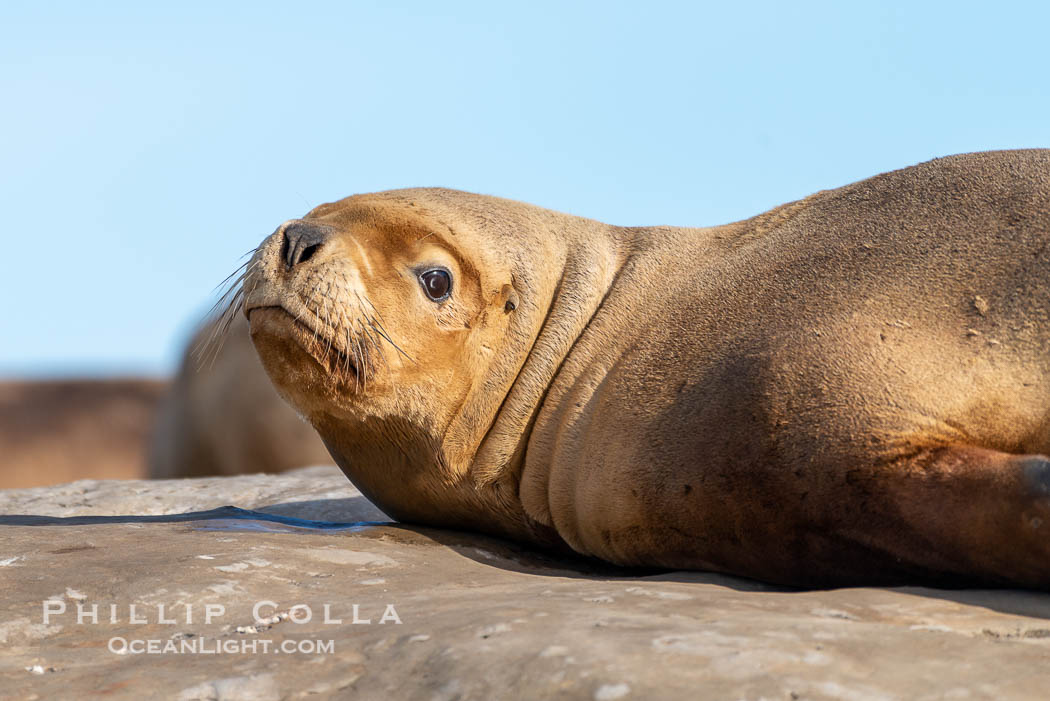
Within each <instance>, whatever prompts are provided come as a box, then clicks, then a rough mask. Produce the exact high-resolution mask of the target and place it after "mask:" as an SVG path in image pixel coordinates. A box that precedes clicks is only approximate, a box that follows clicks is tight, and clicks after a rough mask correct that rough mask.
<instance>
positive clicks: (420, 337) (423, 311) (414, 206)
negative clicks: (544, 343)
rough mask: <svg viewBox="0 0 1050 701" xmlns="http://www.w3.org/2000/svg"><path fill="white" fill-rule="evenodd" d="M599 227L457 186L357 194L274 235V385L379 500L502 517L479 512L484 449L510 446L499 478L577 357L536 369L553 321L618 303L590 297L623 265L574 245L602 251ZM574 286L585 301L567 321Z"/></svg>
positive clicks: (408, 516)
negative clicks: (534, 360) (553, 384)
mask: <svg viewBox="0 0 1050 701" xmlns="http://www.w3.org/2000/svg"><path fill="white" fill-rule="evenodd" d="M590 225H597V222H589V221H588V220H582V219H578V218H575V217H569V216H567V215H561V214H557V213H554V212H549V211H548V210H543V209H540V208H537V207H532V206H530V205H525V204H521V203H517V202H512V201H508V200H500V199H498V198H493V197H485V196H481V195H472V194H469V193H463V192H458V191H453V190H441V189H420V190H399V191H391V192H385V193H377V194H371V195H357V196H353V197H348V198H346V199H343V200H340V201H338V202H334V203H331V204H325V205H321V206H319V207H317V208H316V209H314V210H312V211H311V212H309V213H308V214H307V215H306V216H304V217H303V218H301V219H294V220H291V221H288V222H285V223H284V224H282V225H281V226H280V227H278V228H277V230H276V231H275V232H274V233H273V234H272V235H270V236H269V237H268V238H267V239H266V240H265V241H263V243H262V244H261V245H260V246H259V248H258V249H257V251H256V252H255V254H254V256H253V258H252V260H251V261H250V263H249V264H248V272H247V274H246V275H245V279H244V283H243V296H244V302H243V310H244V313H245V315H246V316H247V317H248V320H249V322H250V327H251V337H252V340H253V342H254V344H255V347H256V350H257V351H258V353H259V356H260V358H261V360H262V363H263V366H264V367H265V369H266V371H267V373H268V374H269V376H270V378H271V380H272V381H273V383H274V385H275V386H276V387H277V389H278V391H279V392H280V393H281V395H282V396H283V397H284V398H285V399H286V400H287V401H288V402H289V403H291V404H292V405H293V406H294V407H295V408H296V409H297V410H298V411H299V412H300V414H301V415H302V416H304V417H305V418H306V419H307V420H309V421H310V423H311V424H312V425H313V426H314V428H316V429H317V431H318V432H319V433H320V435H321V437H322V439H324V441H325V443H326V445H327V446H328V448H329V451H330V452H331V453H332V455H333V457H334V458H335V459H336V462H337V463H339V464H340V466H341V467H342V468H343V470H344V471H345V472H346V473H347V475H348V476H350V477H351V479H352V480H353V481H354V482H355V484H357V486H358V487H359V488H361V489H362V491H363V492H365V494H366V495H368V496H369V497H371V498H372V499H373V500H374V501H376V503H377V504H379V506H380V507H381V508H383V509H384V510H386V511H387V512H388V513H390V514H391V515H394V516H395V517H398V518H402V519H403V520H415V521H417V522H418V521H423V522H432V523H440V524H442V525H451V524H460V525H472V526H474V527H485V524H476V523H471V524H467V523H465V522H466V521H471V520H472V519H471V518H469V517H466V516H463V514H464V513H467V512H471V511H479V510H480V511H484V509H482V508H480V507H479V504H478V503H477V501H478V499H483V500H484V499H485V498H487V497H485V496H484V495H481V491H479V489H478V485H477V484H475V483H474V482H473V481H472V480H471V479H468V478H469V477H470V475H469V473H470V472H471V470H472V469H473V468H476V467H478V465H479V461H478V460H477V459H476V458H477V456H478V451H479V449H480V448H481V446H482V443H483V442H484V441H486V440H487V439H491V438H495V439H496V440H494V441H492V442H493V443H494V444H496V445H497V447H496V448H492V447H490V448H489V449H488V450H487V451H485V454H486V455H488V456H489V457H488V458H486V460H484V461H481V462H483V463H484V464H486V465H488V466H489V467H488V468H487V470H482V472H485V474H486V475H487V476H488V477H487V481H488V482H489V483H491V482H494V481H498V480H494V479H493V476H494V475H496V474H497V473H499V472H500V470H502V468H503V467H504V466H505V465H506V463H507V462H508V461H509V460H510V458H511V457H512V456H513V454H514V453H515V452H520V442H521V440H522V436H523V434H524V432H525V427H526V425H527V424H528V422H529V420H530V417H531V412H533V411H534V409H535V406H536V404H537V402H538V401H539V398H540V396H541V395H542V392H543V391H544V389H545V387H546V384H547V382H549V380H550V376H551V373H553V371H554V370H556V368H557V363H558V354H559V353H560V352H561V353H562V354H563V351H562V350H559V348H558V347H554V348H553V349H552V351H551V352H550V353H546V354H545V355H544V357H543V358H542V362H541V363H539V365H538V368H537V369H536V370H533V371H530V370H529V369H528V367H527V363H526V361H527V359H528V357H529V355H530V351H531V350H532V349H533V346H534V345H536V344H537V336H538V335H540V331H541V328H543V327H544V326H545V325H547V326H550V325H551V323H552V319H553V320H554V321H553V327H558V324H559V322H558V321H557V319H558V318H560V317H562V316H565V315H566V314H568V315H569V316H571V317H572V318H573V319H575V318H576V317H578V316H580V315H581V314H584V315H585V314H587V313H588V312H587V309H588V304H587V303H588V299H589V298H590V297H594V298H595V299H600V295H601V293H600V291H598V292H597V293H596V296H595V295H590V296H588V295H581V294H575V293H576V292H578V291H579V290H578V289H577V288H578V287H579V286H580V281H581V280H583V279H584V278H588V279H589V277H593V275H592V273H594V272H595V271H597V272H598V273H600V274H601V273H603V271H605V270H606V267H607V266H603V265H598V266H595V265H593V264H592V263H591V262H584V263H574V262H573V261H576V260H577V259H585V258H587V256H582V257H581V256H578V255H574V254H573V253H572V251H573V250H574V248H577V246H575V244H574V241H576V242H579V241H589V242H590V243H587V245H586V247H587V248H588V250H591V249H594V248H595V246H594V245H593V241H592V239H593V237H589V236H583V235H582V234H581V228H586V227H587V226H590ZM601 226H604V225H601ZM580 266H582V269H583V270H585V271H587V274H586V275H576V276H574V275H572V271H573V270H575V269H576V268H577V267H580ZM567 272H568V273H569V275H568V281H566V274H567ZM565 293H568V294H569V295H570V297H571V300H572V304H571V306H570V305H569V304H563V305H561V306H562V307H564V308H565V309H566V310H567V311H566V312H565V313H563V312H556V313H554V314H552V313H551V309H552V305H553V304H554V303H555V300H556V298H557V297H558V295H559V294H565ZM553 327H552V329H549V332H550V333H551V334H553V336H552V337H553V338H554V339H556V341H555V343H556V344H563V345H564V344H565V343H571V341H572V338H571V333H573V331H572V330H571V329H569V330H568V331H565V330H564V329H563V330H561V331H559V329H558V328H553ZM564 350H565V351H567V346H566V348H565V349H564ZM523 379H524V382H523ZM516 385H523V386H522V387H516ZM512 389H514V390H515V391H516V394H521V395H523V397H518V398H515V397H514V396H509V395H513V394H515V392H512ZM526 395H527V397H526ZM508 406H510V407H511V408H512V411H510V416H509V419H508V421H506V422H504V423H505V425H500V426H499V427H497V426H495V424H496V423H497V418H498V415H500V414H503V413H506V411H505V410H506V409H507V408H508ZM508 498H509V497H508ZM457 504H458V506H456V505H457ZM508 508H509V507H500V508H499V509H497V510H499V511H500V512H501V513H505V512H506V511H507V510H508ZM452 512H455V513H456V514H459V515H455V514H453V513H452ZM450 522H451V523H450ZM489 530H492V529H491V528H490V529H489ZM497 530H498V529H497Z"/></svg>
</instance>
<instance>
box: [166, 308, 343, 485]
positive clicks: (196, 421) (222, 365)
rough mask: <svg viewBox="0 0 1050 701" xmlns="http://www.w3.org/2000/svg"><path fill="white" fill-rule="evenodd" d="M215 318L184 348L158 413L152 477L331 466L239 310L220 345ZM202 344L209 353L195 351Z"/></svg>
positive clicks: (234, 473) (316, 438) (322, 447)
mask: <svg viewBox="0 0 1050 701" xmlns="http://www.w3.org/2000/svg"><path fill="white" fill-rule="evenodd" d="M216 323H217V321H216V320H214V319H213V320H211V321H209V322H207V323H205V324H204V325H203V326H202V328H201V329H199V330H198V332H197V333H196V334H195V336H194V338H193V339H192V340H191V341H190V342H189V344H188V345H187V348H186V350H185V352H184V354H183V358H182V362H181V364H180V366H179V370H178V374H177V375H176V376H175V379H174V380H173V382H172V384H171V389H170V390H169V392H168V394H167V396H166V397H165V398H164V400H163V403H162V405H161V407H160V410H159V411H158V413H157V421H156V424H155V426H154V431H153V436H152V440H151V444H150V451H149V476H150V477H151V478H153V479H166V478H174V477H204V476H208V475H236V474H244V473H252V472H281V471H283V470H290V469H294V468H297V467H306V466H308V465H331V464H333V461H332V458H331V456H330V455H329V454H328V451H327V450H326V449H325V447H324V444H323V443H322V442H321V439H320V438H319V437H318V435H317V433H316V432H315V431H314V429H313V428H312V427H311V426H310V424H308V423H306V422H305V421H303V420H301V419H300V418H299V417H298V416H297V415H296V413H295V411H294V410H293V409H292V408H291V407H290V406H288V404H286V403H285V402H284V400H282V399H281V398H280V397H279V396H278V395H277V392H276V391H275V390H274V388H273V385H272V384H271V383H270V380H269V378H268V377H267V376H266V373H265V372H264V371H263V368H262V365H261V364H260V362H259V357H258V355H257V354H256V352H255V349H254V348H252V344H251V340H250V339H249V337H248V324H247V322H246V321H245V320H244V319H243V318H242V317H241V316H240V315H238V317H237V318H236V319H235V320H234V321H233V322H232V324H231V325H230V328H229V329H228V330H227V332H226V334H225V337H224V339H222V340H223V342H222V344H221V346H216V347H214V348H209V347H208V341H209V339H211V338H212V336H213V333H214V332H215V324H216ZM201 348H204V349H205V352H204V353H195V352H194V351H195V349H197V350H200V349H201ZM216 348H217V350H216ZM212 353H214V354H212Z"/></svg>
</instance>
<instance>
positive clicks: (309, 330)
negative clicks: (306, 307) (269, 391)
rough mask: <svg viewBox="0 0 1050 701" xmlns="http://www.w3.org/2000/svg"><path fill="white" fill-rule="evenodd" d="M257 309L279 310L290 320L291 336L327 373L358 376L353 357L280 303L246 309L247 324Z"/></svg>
mask: <svg viewBox="0 0 1050 701" xmlns="http://www.w3.org/2000/svg"><path fill="white" fill-rule="evenodd" d="M258 311H272V312H280V314H281V315H282V316H284V317H285V318H286V319H287V320H288V321H290V322H291V328H292V337H293V339H294V340H295V341H296V343H297V344H298V345H299V346H300V347H301V348H302V349H303V350H304V351H306V353H307V354H308V355H310V357H312V358H313V359H314V360H316V361H317V363H318V364H319V365H320V366H321V367H322V368H324V369H325V370H326V371H328V373H329V374H332V375H335V376H339V375H343V374H344V373H347V372H352V373H353V375H354V377H357V376H358V368H357V366H356V365H355V364H354V359H353V358H352V357H351V356H350V355H349V354H348V353H346V352H344V351H343V349H341V348H339V347H338V346H337V345H336V344H335V343H333V342H332V341H331V339H329V338H326V337H325V334H322V333H320V332H319V331H317V330H316V329H314V328H313V327H312V326H310V325H309V324H307V323H306V322H305V321H303V320H302V319H301V318H299V317H296V315H294V314H292V313H291V312H289V311H288V310H287V309H285V308H284V307H282V306H280V305H276V304H270V305H262V306H258V307H251V308H250V309H247V310H246V314H247V317H248V323H249V324H251V318H252V314H253V313H255V312H258Z"/></svg>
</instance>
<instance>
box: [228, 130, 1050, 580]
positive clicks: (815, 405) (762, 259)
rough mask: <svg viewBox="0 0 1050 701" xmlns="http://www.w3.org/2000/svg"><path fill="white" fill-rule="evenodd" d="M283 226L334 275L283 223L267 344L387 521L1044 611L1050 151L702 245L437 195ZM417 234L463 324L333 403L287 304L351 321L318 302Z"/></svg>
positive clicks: (768, 218) (996, 156)
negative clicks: (992, 588) (979, 594)
mask: <svg viewBox="0 0 1050 701" xmlns="http://www.w3.org/2000/svg"><path fill="white" fill-rule="evenodd" d="M294 226H295V227H300V228H301V227H307V228H308V229H309V230H310V231H313V232H318V231H320V232H322V233H321V234H316V233H314V234H311V236H313V239H311V240H316V241H318V242H319V243H317V244H316V246H317V248H318V250H320V251H322V252H325V251H327V252H328V253H329V254H330V255H331V256H332V257H329V258H325V256H324V255H311V256H310V258H309V260H305V261H300V260H298V259H296V258H295V257H294V256H293V257H292V258H291V259H289V258H287V257H285V258H284V260H285V261H286V262H287V261H289V260H290V261H291V262H292V263H294V264H293V265H291V266H288V265H286V266H284V268H282V267H281V265H279V261H280V260H282V256H281V251H282V250H284V244H285V243H287V239H288V238H289V237H288V236H287V235H286V232H287V231H288V228H289V225H286V226H285V227H282V229H279V230H278V232H277V233H275V234H274V236H273V237H271V239H269V240H268V241H267V242H266V243H264V245H263V246H262V247H260V250H259V252H258V253H257V256H256V260H257V261H258V262H259V266H258V274H257V276H256V277H255V279H253V280H251V281H250V284H251V285H252V286H253V287H252V292H251V293H249V294H248V299H247V301H246V304H245V309H246V312H247V314H248V315H249V318H250V319H251V325H252V335H253V339H254V340H255V343H256V347H257V349H258V350H259V352H260V355H261V357H262V359H263V363H264V365H265V366H266V368H267V371H268V372H269V373H270V375H271V377H272V378H273V379H274V381H275V383H276V385H277V387H278V389H279V390H280V391H282V392H283V393H284V394H285V396H287V397H288V398H289V399H290V401H292V402H293V403H295V404H296V405H297V406H299V408H300V410H302V411H303V412H304V413H305V414H306V415H307V416H308V417H309V418H310V420H311V422H313V424H314V425H315V427H316V428H317V429H318V431H319V432H320V433H321V436H322V437H323V438H324V440H325V442H326V444H327V445H328V446H329V449H330V450H331V451H332V453H333V455H334V456H335V457H336V459H337V461H338V462H339V463H340V465H341V466H342V467H343V469H344V471H346V473H347V474H348V475H349V476H350V477H351V479H353V480H354V482H355V483H356V484H358V486H359V487H361V489H362V490H363V491H364V492H365V493H366V494H369V495H370V496H371V497H372V498H373V499H374V500H376V502H377V504H378V505H379V506H380V507H381V508H383V509H384V510H385V511H387V512H388V513H391V514H393V515H395V516H396V517H398V518H402V519H403V520H408V521H414V522H420V523H427V524H431V525H441V526H449V527H460V528H471V529H480V530H485V531H489V532H495V533H500V534H503V535H508V536H510V537H515V538H519V539H524V540H530V541H533V542H538V543H545V544H554V545H558V544H567V545H568V546H569V547H571V548H572V549H573V550H575V551H577V552H580V553H583V554H586V555H591V556H595V557H599V558H602V559H605V560H608V561H610V562H614V563H618V564H624V565H654V566H666V567H674V568H693V569H706V570H717V571H723V572H729V573H734V574H739V575H745V576H750V577H755V578H759V579H764V580H768V581H775V582H782V583H790V584H801V585H826V584H851V583H885V582H900V581H926V582H934V583H947V584H962V583H976V582H980V583H1000V584H1019V585H1025V586H1035V587H1050V530H1048V529H1050V460H1047V458H1046V457H1045V455H1046V454H1047V453H1048V452H1050V391H1048V390H1050V289H1048V288H1050V285H1048V282H1050V252H1048V244H1050V152H1048V151H1042V150H1036V151H1014V152H992V153H981V154H968V155H963V156H954V157H949V158H944V159H939V160H936V161H932V162H929V163H925V164H921V165H919V166H915V167H912V168H906V169H904V170H900V171H895V172H892V173H887V174H884V175H880V176H877V177H874V178H871V179H869V180H865V181H862V182H859V183H855V184H853V185H849V186H846V187H843V188H839V189H837V190H832V191H826V192H821V193H817V194H816V195H813V196H811V197H809V198H806V199H805V200H802V201H799V202H795V203H792V204H789V205H785V206H783V207H780V208H777V209H775V210H772V211H771V212H768V213H766V214H763V215H761V216H759V217H756V218H754V219H750V220H747V221H743V222H737V223H734V224H729V225H726V226H720V227H711V228H703V229H685V228H674V227H651V228H646V227H637V228H623V227H612V226H608V225H605V224H601V223H598V222H592V221H589V220H583V219H579V218H576V217H570V216H567V215H560V214H557V213H553V212H548V211H546V210H540V209H538V208H533V207H529V206H527V205H521V204H519V203H512V202H508V201H505V200H498V199H495V198H486V197H481V196H476V195H468V194H466V193H457V192H452V191H443V190H408V191H397V192H392V193H381V194H379V195H370V196H359V197H356V198H355V197H352V198H348V199H346V200H342V201H340V202H338V203H334V204H332V205H325V206H323V207H321V208H318V210H315V211H314V212H312V213H311V214H310V215H308V216H307V217H306V218H305V219H303V220H299V221H298V222H296V223H295V224H294ZM428 231H429V232H431V233H434V234H435V237H436V238H438V241H436V242H433V243H432V244H431V245H435V246H438V247H441V248H443V250H452V251H454V252H455V253H454V257H455V258H456V260H457V261H459V263H458V265H457V267H456V269H455V271H454V275H453V277H454V278H456V279H462V280H463V284H462V285H461V288H460V289H459V290H458V292H459V293H460V294H461V296H462V299H460V298H457V297H456V293H457V288H456V287H454V288H453V293H452V296H451V297H450V300H451V301H450V302H448V303H449V304H460V302H462V304H461V306H460V308H459V309H455V310H453V311H454V312H455V313H456V314H459V316H455V315H453V316H448V315H447V314H446V316H445V317H441V316H440V314H441V312H438V308H439V307H440V305H436V306H435V309H434V313H435V314H436V316H434V317H433V318H430V317H428V316H427V314H428V313H429V312H427V311H426V307H425V305H419V304H418V303H417V302H418V301H417V300H412V303H411V304H410V305H408V307H410V308H409V309H407V310H405V311H404V314H405V319H406V320H405V321H404V322H399V323H396V324H395V323H391V324H388V325H387V328H386V331H387V332H388V334H389V335H390V336H391V337H393V338H394V340H396V341H398V342H399V343H400V342H401V339H402V338H404V339H405V345H407V346H410V347H411V348H410V349H409V348H405V353H406V355H408V356H413V357H412V360H411V362H410V361H408V360H405V359H401V360H396V361H395V360H391V361H390V362H388V363H387V365H385V366H384V367H383V368H382V369H380V370H376V372H375V377H376V382H375V383H374V386H373V389H372V390H369V389H368V388H367V387H365V388H364V389H363V390H355V389H351V388H350V387H349V385H346V384H345V383H344V384H343V386H342V389H339V388H338V385H339V383H338V382H336V383H335V384H333V383H332V382H331V379H332V372H331V371H330V370H331V366H324V365H323V364H321V363H318V362H316V361H315V360H311V358H316V357H318V352H317V350H316V349H315V350H314V353H313V355H312V356H311V355H310V353H308V352H307V351H306V350H304V349H305V348H306V347H308V346H309V345H310V344H309V343H308V342H307V341H309V339H308V338H307V339H305V340H304V338H301V337H300V338H299V339H298V341H293V340H292V339H293V338H294V334H291V332H290V331H289V330H288V329H289V326H290V324H291V322H290V320H289V318H288V317H290V316H291V315H295V314H296V313H297V312H300V313H301V312H302V309H298V308H293V309H285V311H284V312H281V311H279V310H277V307H282V306H283V307H288V306H291V307H295V306H296V304H299V303H301V302H302V301H303V300H307V306H309V305H310V304H316V303H317V302H318V301H319V300H320V301H325V302H327V303H328V304H333V305H337V304H339V302H340V299H342V301H343V302H344V303H345V302H346V299H347V297H346V296H345V295H344V296H342V297H340V295H339V294H334V295H333V294H328V295H327V296H326V295H325V293H323V292H322V293H321V294H320V297H317V296H313V297H311V295H310V294H309V293H308V292H307V293H304V290H305V289H306V287H305V286H304V285H303V284H302V280H303V279H305V276H306V275H310V276H313V277H315V278H316V277H318V276H320V278H321V279H325V278H328V279H331V277H332V274H331V272H330V271H331V270H332V268H333V266H336V267H338V266H343V269H353V270H362V269H363V267H362V263H361V262H360V261H359V260H357V259H356V258H355V255H359V254H358V253H353V250H354V248H355V247H363V249H364V250H365V252H366V253H370V254H375V253H376V252H377V251H378V250H379V249H380V248H382V246H380V245H379V244H377V242H380V243H383V244H384V245H388V246H389V247H390V249H391V250H397V251H400V253H399V255H402V256H406V257H407V258H412V257H413V256H416V257H418V256H420V255H423V254H422V253H421V252H420V251H419V250H417V249H418V246H420V245H424V244H420V243H418V238H419V237H420V236H427V235H428V234H427V233H426V232H428ZM399 232H400V233H399ZM406 232H410V233H406ZM291 238H295V236H294V235H293V236H292V237H291ZM373 257H375V256H374V255H373ZM423 257H424V258H425V257H426V256H425V255H424V256H423ZM371 262H372V263H373V265H375V263H376V261H375V260H373V261H371ZM391 265H392V266H393V267H388V268H383V270H385V271H386V272H387V273H388V274H389V273H390V272H391V271H392V270H396V269H397V265H399V264H396V263H391ZM326 271H327V272H326ZM401 277H405V276H401ZM343 279H344V280H349V281H348V282H345V283H344V284H345V285H346V286H347V287H350V288H354V289H358V288H360V289H361V290H366V291H367V290H370V289H372V288H373V287H374V284H373V282H372V277H370V276H369V275H366V274H364V273H361V274H360V276H359V277H355V278H353V280H350V278H348V277H346V276H345V275H344V278H343ZM315 288H316V285H315ZM407 289H408V287H407V286H405V287H404V288H403V289H402V288H396V291H395V288H393V287H392V288H389V289H388V290H387V291H386V292H382V293H379V296H380V297H381V298H382V304H381V303H380V302H378V301H375V300H373V301H374V302H375V304H376V307H377V308H380V309H382V308H383V307H384V306H385V307H390V305H393V304H395V302H396V301H397V299H398V296H397V295H402V296H403V295H405V294H406V292H405V290H407ZM293 297H295V299H298V300H299V302H297V303H295V304H293V303H292V302H290V301H289V300H291V299H292V298H293ZM311 300H312V301H311ZM300 306H301V305H300ZM417 307H418V309H417ZM385 313H387V312H386V311H385V310H384V314H385ZM450 313H451V312H450ZM282 314H283V316H282ZM435 319H436V320H437V321H435ZM442 320H443V321H442ZM441 323H445V324H446V327H447V328H446V327H442V326H441ZM461 323H462V324H463V325H462V326H460V327H459V328H457V329H456V333H455V334H453V333H452V331H451V329H452V327H453V326H457V325H459V324H461ZM428 330H429V331H428ZM450 334H451V335H450ZM457 334H458V335H457ZM324 335H325V333H324V332H322V333H321V336H322V337H323V336H324ZM377 347H383V348H384V351H383V353H385V354H387V355H389V354H390V353H389V348H386V347H385V346H377ZM424 351H426V352H429V353H430V354H431V355H430V356H429V357H428V356H427V354H426V353H424ZM378 352H379V351H377V353H378ZM397 357H400V356H398V355H397V354H393V355H391V358H397ZM311 363H312V366H311ZM403 368H404V369H403ZM402 369H403V370H402ZM335 374H336V375H338V372H336V373H335ZM326 378H327V379H326ZM384 382H385V383H386V384H384Z"/></svg>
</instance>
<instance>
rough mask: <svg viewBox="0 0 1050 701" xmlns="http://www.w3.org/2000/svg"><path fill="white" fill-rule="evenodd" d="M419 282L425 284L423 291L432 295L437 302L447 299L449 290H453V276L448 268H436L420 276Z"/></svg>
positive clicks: (429, 295) (431, 297)
mask: <svg viewBox="0 0 1050 701" xmlns="http://www.w3.org/2000/svg"><path fill="white" fill-rule="evenodd" d="M419 284H421V285H422V286H423V291H424V292H426V293H427V297H430V299H432V300H433V301H435V302H440V301H441V300H443V299H446V298H447V297H448V295H449V292H451V291H452V276H451V275H450V274H449V272H448V271H447V270H444V269H442V268H434V269H433V270H428V271H426V272H425V273H422V274H421V275H420V276H419Z"/></svg>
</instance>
